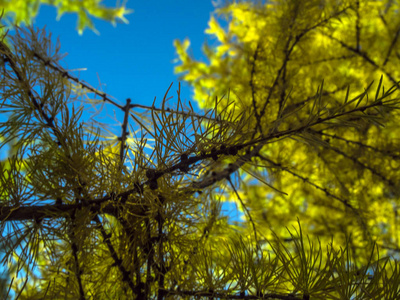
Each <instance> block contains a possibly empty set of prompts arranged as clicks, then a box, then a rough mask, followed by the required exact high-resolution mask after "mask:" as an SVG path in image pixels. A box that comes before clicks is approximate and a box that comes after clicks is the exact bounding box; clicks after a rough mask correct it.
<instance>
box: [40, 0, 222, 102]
mask: <svg viewBox="0 0 400 300" xmlns="http://www.w3.org/2000/svg"><path fill="white" fill-rule="evenodd" d="M103 3H104V4H105V5H106V6H114V5H115V0H109V1H104V2H103ZM126 6H127V8H130V9H133V10H134V12H133V13H131V14H129V15H127V16H126V18H127V19H128V20H129V24H123V23H121V24H117V26H116V27H113V26H112V24H111V23H108V22H106V21H102V20H98V19H95V20H94V21H95V22H94V23H95V27H96V29H97V30H98V31H99V32H100V35H96V34H95V33H94V32H93V31H91V30H89V29H86V30H85V31H84V33H83V35H79V34H78V32H77V31H76V20H77V16H76V15H75V14H64V15H63V16H62V17H61V19H60V20H59V21H56V15H57V14H56V9H55V8H54V7H51V6H47V5H42V6H41V8H40V12H39V14H38V16H37V18H36V20H35V26H38V27H40V28H42V27H43V26H46V29H47V30H49V31H51V32H52V35H53V40H54V41H55V40H56V37H59V38H60V42H61V50H62V52H66V53H68V56H67V57H66V58H65V59H64V63H66V65H67V66H68V68H69V69H76V68H87V70H86V71H81V72H80V73H79V77H80V78H81V79H83V80H85V81H86V82H88V83H90V84H91V85H92V86H94V87H98V86H99V80H98V77H97V74H98V76H99V78H100V80H101V83H102V84H105V85H103V90H104V92H106V93H108V94H110V95H112V96H114V97H115V98H117V99H118V100H119V101H120V102H121V104H124V103H125V100H126V98H131V99H132V101H133V102H134V103H141V104H148V105H151V104H152V101H153V99H154V97H155V96H156V97H157V99H162V96H163V95H164V93H165V91H166V90H167V88H168V86H169V85H170V84H171V82H174V85H173V87H174V88H173V89H172V91H173V94H172V95H176V93H175V91H176V89H177V87H178V76H177V75H175V74H174V72H173V70H174V65H176V64H174V63H173V60H174V59H175V58H176V57H177V56H176V54H175V49H174V47H173V41H174V39H180V40H183V39H184V38H186V37H188V38H190V40H191V44H192V49H193V54H194V56H195V57H196V58H203V59H204V57H203V56H202V52H201V46H202V44H203V42H204V41H205V39H206V37H207V35H206V34H205V33H204V31H205V29H206V28H207V23H208V20H209V18H210V14H211V13H212V12H213V11H214V6H213V4H212V2H211V0H202V1H188V0H173V1H172V0H171V1H167V0H157V1H154V0H153V1H151V0H150V1H132V0H131V1H128V2H127V4H126ZM182 91H183V93H182V96H183V97H182V98H183V99H190V96H191V90H190V88H189V87H188V86H187V85H183V84H182Z"/></svg>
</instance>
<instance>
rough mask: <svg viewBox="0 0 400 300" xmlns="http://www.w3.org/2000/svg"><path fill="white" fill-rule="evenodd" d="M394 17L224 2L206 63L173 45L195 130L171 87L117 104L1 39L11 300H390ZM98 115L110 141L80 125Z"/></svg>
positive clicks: (52, 54) (358, 4)
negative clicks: (105, 114)
mask: <svg viewBox="0 0 400 300" xmlns="http://www.w3.org/2000/svg"><path fill="white" fill-rule="evenodd" d="M398 11H399V7H398V4H397V3H395V2H393V1H380V2H374V1H355V0H351V1H334V0H326V1H316V0H315V1H314V0H311V1H300V0H297V1H296V0H278V1H273V2H267V3H266V4H261V3H259V4H257V3H255V2H250V1H242V2H232V3H230V2H227V3H226V4H225V5H223V6H221V7H220V9H219V10H217V13H218V14H219V15H218V16H220V18H224V17H226V21H227V23H228V24H229V26H228V27H227V28H223V27H222V26H221V25H219V23H218V21H217V18H218V16H217V15H214V16H213V17H211V19H210V22H209V28H208V29H207V32H208V33H209V34H211V35H213V36H215V37H216V43H215V45H205V47H204V51H205V53H206V54H207V56H208V58H209V62H208V63H204V62H199V61H196V60H195V59H194V58H193V57H191V56H190V55H188V54H187V50H188V47H189V41H188V40H186V41H184V42H179V41H177V42H176V48H177V53H178V57H179V60H180V65H179V66H178V67H177V71H178V72H184V73H185V74H184V75H183V76H182V79H183V80H186V81H187V82H189V83H190V84H191V85H192V86H193V87H194V91H195V95H194V97H195V100H196V101H197V102H198V103H199V104H200V106H201V108H202V110H201V111H197V110H194V109H193V108H192V104H191V103H190V102H188V103H184V102H183V101H182V100H181V99H180V85H179V84H178V85H177V87H176V88H177V91H176V96H175V97H174V98H172V99H171V94H172V84H171V86H170V87H169V88H168V90H167V91H166V93H165V95H164V98H163V100H162V101H161V102H159V103H157V102H154V103H153V105H152V106H143V105H139V104H136V103H133V102H132V101H131V100H130V99H127V100H126V102H125V103H123V104H121V103H119V102H118V101H117V100H115V99H113V98H112V97H111V96H110V95H107V94H105V93H104V92H102V91H100V90H97V89H95V88H93V87H91V86H90V85H89V84H88V83H85V82H83V81H81V80H80V79H79V78H77V77H76V76H75V75H74V74H72V73H71V72H69V71H68V70H67V69H65V68H64V67H63V66H62V63H61V59H62V57H63V55H62V54H61V52H60V45H56V46H53V45H52V43H51V40H50V39H49V38H48V36H47V34H46V32H45V31H44V30H40V29H33V28H30V27H28V28H17V30H16V33H15V34H14V35H10V36H8V37H7V39H8V40H7V41H8V42H7V43H5V40H4V39H5V37H4V38H3V39H2V41H1V42H0V57H1V69H0V84H1V86H0V101H1V106H0V113H1V117H2V122H1V123H0V142H1V143H0V146H1V147H4V148H5V147H8V149H9V157H8V159H6V160H3V161H2V162H1V164H0V168H1V170H0V228H1V232H2V240H1V243H0V251H1V253H2V254H3V256H2V261H1V263H2V264H3V266H4V267H5V268H7V270H8V274H7V275H8V277H7V278H5V277H4V278H2V280H3V281H2V288H3V290H2V291H1V292H2V298H5V299H7V297H10V290H12V291H13V293H14V294H15V295H18V297H19V299H43V298H44V299H284V300H297V299H298V300H300V299H399V297H400V290H399V284H400V266H399V262H398V260H397V259H396V257H397V256H396V255H397V253H398V252H399V236H398V223H399V217H398V206H399V192H398V191H399V184H398V182H399V180H398V179H399V178H398V177H399V176H400V175H399V174H398V172H397V170H398V168H399V142H398V137H397V136H398V135H399V134H400V132H399V129H398V126H397V123H398V121H399V115H398V110H397V109H398V108H399V93H398V88H399V86H398V85H399V81H398V78H399V77H400V76H399V74H398V72H399V71H398V60H399V58H400V53H399V52H398V51H397V48H398V47H397V45H398V35H399V32H400V21H399V20H400V19H399V18H398ZM105 105H107V106H112V107H114V108H115V109H118V110H120V111H121V112H123V118H122V119H121V120H119V121H120V125H121V127H120V132H119V133H118V135H115V134H114V135H113V136H110V131H109V130H108V127H107V126H106V125H107V124H102V123H100V122H98V121H96V119H95V116H94V117H93V118H94V119H93V120H94V121H93V122H91V123H89V122H87V121H85V120H84V119H83V118H82V112H83V110H84V109H86V108H87V107H88V106H93V107H95V108H96V109H97V110H98V109H99V108H100V107H102V106H105ZM228 201H232V202H235V203H236V205H237V207H238V209H240V210H241V211H242V213H243V218H242V220H240V221H237V220H231V219H230V218H229V216H226V215H224V214H222V212H221V206H222V203H224V202H228Z"/></svg>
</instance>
